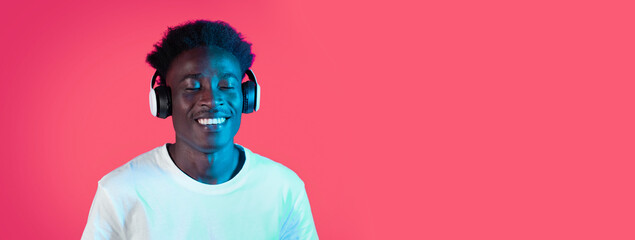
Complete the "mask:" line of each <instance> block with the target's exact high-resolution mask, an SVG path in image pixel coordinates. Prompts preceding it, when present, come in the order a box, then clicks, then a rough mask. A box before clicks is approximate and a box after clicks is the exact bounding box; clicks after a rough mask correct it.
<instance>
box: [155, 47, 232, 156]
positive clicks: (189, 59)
mask: <svg viewBox="0 0 635 240" xmlns="http://www.w3.org/2000/svg"><path fill="white" fill-rule="evenodd" d="M242 76H243V73H242V72H241V71H240V65H239V63H238V60H236V58H235V57H234V56H233V55H232V54H231V53H229V52H227V51H225V50H223V49H220V48H216V47H212V48H208V47H201V48H194V49H191V50H188V51H185V52H183V53H181V54H180V55H179V56H177V57H176V58H175V59H174V60H173V62H172V64H171V65H170V68H169V70H168V73H167V84H168V86H169V87H170V88H171V91H172V123H173V124H174V131H175V132H176V138H177V143H178V142H181V143H185V144H187V145H189V146H190V147H192V148H194V149H196V150H198V151H200V152H205V153H211V152H215V151H216V150H219V149H220V148H221V147H223V146H226V145H227V144H233V142H234V136H235V135H236V133H237V132H238V128H239V127H240V117H241V114H242V104H243V102H242V89H241V82H242Z"/></svg>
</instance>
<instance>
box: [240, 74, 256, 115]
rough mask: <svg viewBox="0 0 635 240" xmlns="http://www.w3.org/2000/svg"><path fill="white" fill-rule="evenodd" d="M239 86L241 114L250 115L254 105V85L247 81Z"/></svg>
mask: <svg viewBox="0 0 635 240" xmlns="http://www.w3.org/2000/svg"><path fill="white" fill-rule="evenodd" d="M241 85H242V89H243V113H252V112H253V111H254V109H255V105H256V83H255V82H253V81H247V82H244V83H242V84H241Z"/></svg>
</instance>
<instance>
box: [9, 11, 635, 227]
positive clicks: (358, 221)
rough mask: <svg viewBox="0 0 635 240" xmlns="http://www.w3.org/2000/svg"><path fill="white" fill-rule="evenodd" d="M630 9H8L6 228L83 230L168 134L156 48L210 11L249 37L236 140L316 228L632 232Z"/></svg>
mask: <svg viewBox="0 0 635 240" xmlns="http://www.w3.org/2000/svg"><path fill="white" fill-rule="evenodd" d="M630 2H631V1H503V0H500V1H487V0H486V1H410V2H408V1H400V0H391V1H377V2H375V1H344V0H322V1H312V2H308V1H294V0H279V1H198V2H195V1H191V2H185V1H183V2H179V1H148V2H139V1H131V0H126V1H98V2H85V1H42V2H29V1H24V2H23V3H6V2H3V3H2V4H1V6H0V21H1V22H2V23H3V24H2V26H1V27H0V34H1V35H0V36H1V37H0V46H1V47H2V49H1V51H2V52H1V58H0V67H1V74H2V88H0V91H1V94H0V104H1V105H0V107H1V108H0V109H2V113H1V114H2V117H1V119H0V121H1V122H0V125H1V126H0V128H1V129H0V130H1V133H2V140H1V141H2V142H1V146H2V154H3V157H2V159H3V161H2V166H1V167H0V194H1V197H0V238H2V239H78V238H79V236H80V235H81V233H82V231H83V228H84V224H85V223H86V218H87V215H88V210H89V207H90V204H91V201H92V198H93V196H94V194H95V191H96V187H97V181H98V180H99V179H100V178H101V177H102V176H103V175H104V174H106V173H108V172H109V171H111V170H113V169H114V168H116V167H118V166H120V165H122V164H124V163H125V162H127V161H128V160H130V159H132V158H133V157H135V156H137V155H139V154H141V153H143V152H145V151H148V150H150V149H152V148H154V147H156V146H159V145H161V144H164V143H166V142H172V141H173V139H174V136H173V134H174V133H173V129H172V125H171V119H168V120H161V119H157V118H153V117H152V116H151V115H150V113H149V110H148V103H147V101H148V99H147V98H148V90H149V85H150V77H151V76H152V73H153V70H152V69H151V68H150V67H149V65H147V64H146V63H145V61H144V60H145V56H146V54H147V53H148V52H150V51H151V50H152V45H153V44H154V43H155V42H157V41H158V40H160V38H161V36H162V34H163V33H164V31H165V30H166V28H167V27H168V26H174V25H177V24H180V23H182V22H184V21H186V20H190V19H198V18H204V19H211V20H217V19H221V20H225V21H227V22H229V23H230V24H231V25H232V26H234V27H235V28H237V29H238V30H239V31H240V32H243V33H244V35H245V36H246V38H247V40H248V41H251V42H253V43H254V49H253V50H254V52H255V54H256V60H255V64H254V66H253V69H254V71H255V72H256V74H257V76H258V78H259V80H260V83H261V84H262V89H263V95H262V108H261V111H259V112H258V113H255V114H251V115H247V116H245V117H244V118H243V124H242V126H241V130H240V131H239V133H238V135H237V139H236V140H237V142H238V143H241V144H243V145H245V146H247V147H249V148H251V149H252V150H254V151H255V152H257V153H260V154H262V155H264V156H267V157H269V158H271V159H274V160H276V161H278V162H281V163H283V164H285V165H286V166H288V167H290V168H291V169H293V170H294V171H295V172H296V173H298V174H299V175H300V176H301V177H302V178H303V179H304V181H305V182H306V185H307V191H308V194H309V198H310V201H311V205H312V208H313V213H314V217H315V222H316V226H317V229H318V233H319V235H320V237H321V238H322V239H634V238H635V231H634V229H633V226H635V219H634V217H633V216H635V207H634V206H635V204H633V203H634V202H635V192H634V187H635V186H634V185H635V184H634V183H635V179H634V170H635V169H634V166H635V164H634V162H633V161H634V160H635V150H634V144H635V139H634V136H635V127H634V124H633V123H634V122H635V112H634V109H635V108H634V107H635V106H634V105H635V104H634V103H635V98H634V93H633V92H634V90H635V89H634V86H635V84H634V82H633V81H634V80H635V71H634V69H635V68H634V66H635V65H634V64H635V58H634V56H635V51H634V50H635V48H634V46H635V45H634V43H635V35H634V33H635V32H634V29H635V17H634V14H633V11H634V8H633V6H632V5H631V4H630Z"/></svg>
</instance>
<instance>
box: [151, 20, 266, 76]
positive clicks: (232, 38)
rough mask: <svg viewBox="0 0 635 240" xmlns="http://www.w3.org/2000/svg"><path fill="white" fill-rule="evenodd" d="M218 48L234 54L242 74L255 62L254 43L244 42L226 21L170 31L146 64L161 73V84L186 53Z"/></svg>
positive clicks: (191, 24) (195, 23)
mask: <svg viewBox="0 0 635 240" xmlns="http://www.w3.org/2000/svg"><path fill="white" fill-rule="evenodd" d="M211 46H216V47H220V48H222V49H224V50H225V51H227V52H230V53H232V54H233V55H234V57H236V59H238V62H239V64H240V69H241V71H243V72H245V71H247V69H249V68H250V67H251V65H252V64H253V62H254V57H255V55H254V54H253V53H252V52H251V43H249V42H247V41H245V40H244V38H243V36H242V34H241V33H238V32H236V30H235V29H234V28H232V27H231V26H230V25H229V24H227V23H226V22H223V21H207V20H196V21H191V22H186V23H184V24H182V25H179V26H176V27H168V30H167V31H166V33H165V35H164V37H163V39H161V41H160V42H158V43H156V44H154V50H153V51H152V52H151V53H149V54H148V56H147V57H146V62H147V63H148V64H150V66H152V67H153V68H155V69H156V70H157V71H158V73H159V77H160V78H159V79H160V81H159V84H163V85H165V84H166V82H165V81H163V80H164V79H165V76H166V74H167V72H168V69H169V68H170V64H171V63H172V61H173V60H174V59H175V58H176V57H177V56H178V55H179V54H181V53H182V52H184V51H187V50H190V49H193V48H196V47H211Z"/></svg>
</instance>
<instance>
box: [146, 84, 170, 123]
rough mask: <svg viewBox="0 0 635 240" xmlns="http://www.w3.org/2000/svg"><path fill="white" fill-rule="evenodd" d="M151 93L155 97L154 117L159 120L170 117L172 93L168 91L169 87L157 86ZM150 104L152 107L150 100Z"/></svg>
mask: <svg viewBox="0 0 635 240" xmlns="http://www.w3.org/2000/svg"><path fill="white" fill-rule="evenodd" d="M153 91H154V94H155V95H156V109H157V111H156V115H155V116H157V117H159V118H167V117H168V116H170V115H172V95H171V94H172V93H171V91H170V87H167V86H158V87H156V88H154V90H153ZM150 95H151V96H152V93H150ZM150 102H151V103H150V107H152V100H150ZM151 110H152V109H151ZM153 113H154V112H153Z"/></svg>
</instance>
